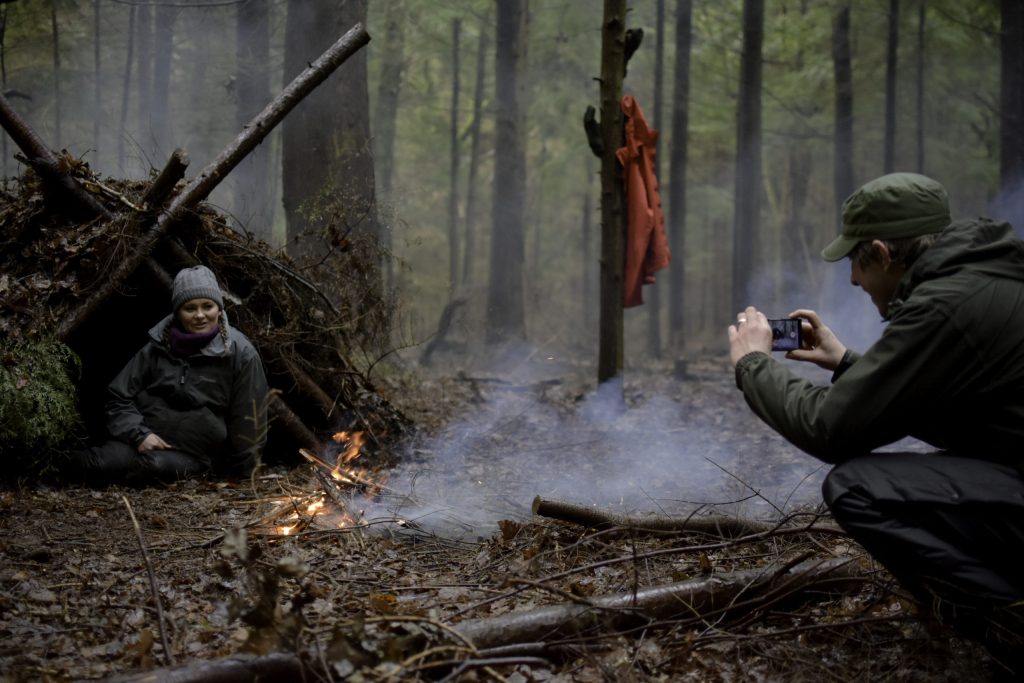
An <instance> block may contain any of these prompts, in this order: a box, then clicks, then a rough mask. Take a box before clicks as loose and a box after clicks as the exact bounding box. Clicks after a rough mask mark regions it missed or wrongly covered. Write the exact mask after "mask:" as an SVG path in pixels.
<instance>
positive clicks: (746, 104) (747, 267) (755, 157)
mask: <svg viewBox="0 0 1024 683" xmlns="http://www.w3.org/2000/svg"><path fill="white" fill-rule="evenodd" d="M763 43H764V0H743V52H742V55H741V57H740V85H739V103H738V108H737V112H736V181H735V182H736V190H735V197H734V206H735V209H734V213H733V231H732V234H733V248H732V251H733V258H732V273H733V278H732V281H733V284H732V286H733V293H732V304H733V305H732V308H733V311H732V312H733V313H735V312H736V311H741V310H743V309H744V308H746V307H747V306H748V305H749V304H750V303H751V301H750V299H749V297H750V296H751V295H752V294H753V292H752V291H751V284H752V282H753V277H754V273H755V270H756V269H757V268H758V264H759V263H760V258H761V255H762V252H763V248H762V246H763V245H762V239H761V192H762V190H761V71H762V66H763V65H762V58H761V49H762V45H763Z"/></svg>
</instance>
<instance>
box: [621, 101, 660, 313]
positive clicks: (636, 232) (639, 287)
mask: <svg viewBox="0 0 1024 683" xmlns="http://www.w3.org/2000/svg"><path fill="white" fill-rule="evenodd" d="M621 106H622V113H623V114H625V115H626V146H625V147H621V148H619V149H618V150H617V151H616V152H615V156H616V157H617V158H618V160H619V163H620V164H622V178H623V181H624V183H625V185H626V239H625V251H626V263H625V267H624V269H623V284H624V291H623V299H622V305H623V307H624V308H630V307H632V306H639V305H640V304H642V303H643V302H644V299H643V286H644V285H645V284H653V283H654V273H656V272H657V271H659V270H661V269H662V268H665V267H666V266H668V264H669V261H671V260H672V254H671V252H670V251H669V248H668V239H667V238H666V237H665V216H664V214H662V212H661V195H660V194H659V192H658V178H657V176H655V174H654V159H655V155H656V151H655V146H656V145H657V142H658V131H656V130H654V129H652V128H648V127H647V121H646V120H645V119H644V113H643V112H642V111H641V110H640V105H639V104H637V101H636V99H635V98H634V97H632V96H631V95H626V96H625V97H623V98H622V102H621Z"/></svg>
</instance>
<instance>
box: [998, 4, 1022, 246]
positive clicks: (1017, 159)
mask: <svg viewBox="0 0 1024 683" xmlns="http://www.w3.org/2000/svg"><path fill="white" fill-rule="evenodd" d="M1000 21H1001V30H1000V40H999V46H1000V51H1001V52H1000V65H1001V69H1000V82H999V89H1000V97H999V114H1000V116H999V119H1000V129H999V130H1000V135H999V142H1000V154H999V187H1000V206H999V207H998V208H999V211H1000V213H1001V214H1002V215H1003V216H1004V217H1005V218H1006V219H1007V220H1009V221H1010V222H1012V223H1013V225H1014V226H1015V227H1016V228H1017V230H1018V231H1020V230H1024V189H1022V188H1021V182H1022V181H1024V4H1022V3H1021V2H1020V0H1001V1H1000Z"/></svg>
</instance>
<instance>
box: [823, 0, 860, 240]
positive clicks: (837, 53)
mask: <svg viewBox="0 0 1024 683" xmlns="http://www.w3.org/2000/svg"><path fill="white" fill-rule="evenodd" d="M832 65H833V73H834V75H835V139H834V150H835V152H834V155H835V158H834V163H835V169H834V171H833V177H832V183H833V188H834V192H835V207H836V209H835V216H836V220H837V222H838V221H839V217H840V213H841V210H842V204H843V201H844V200H845V199H846V198H847V197H848V196H849V195H850V193H851V192H853V189H854V188H853V67H852V59H851V56H850V3H849V2H846V3H845V4H844V5H842V6H841V7H840V8H839V10H838V11H837V12H836V16H835V20H834V22H833V24H832ZM834 233H835V230H832V229H829V230H828V232H827V234H826V237H828V238H829V239H831V237H832V236H834Z"/></svg>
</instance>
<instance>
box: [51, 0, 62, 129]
mask: <svg viewBox="0 0 1024 683" xmlns="http://www.w3.org/2000/svg"><path fill="white" fill-rule="evenodd" d="M50 2H51V5H50V27H51V31H52V36H53V144H54V145H56V147H57V149H60V146H61V135H60V124H61V121H60V113H61V112H60V105H61V96H60V30H59V27H58V25H57V0H50Z"/></svg>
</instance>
